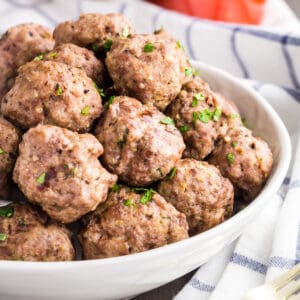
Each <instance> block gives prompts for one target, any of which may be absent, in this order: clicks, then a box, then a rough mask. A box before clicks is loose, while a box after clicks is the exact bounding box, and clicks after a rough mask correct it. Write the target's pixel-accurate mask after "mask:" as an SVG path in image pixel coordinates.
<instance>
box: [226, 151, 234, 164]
mask: <svg viewBox="0 0 300 300" xmlns="http://www.w3.org/2000/svg"><path fill="white" fill-rule="evenodd" d="M226 158H227V160H228V162H229V163H230V164H233V163H234V155H233V153H231V152H230V153H228V154H227V155H226Z"/></svg>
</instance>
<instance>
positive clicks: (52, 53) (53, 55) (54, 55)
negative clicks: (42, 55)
mask: <svg viewBox="0 0 300 300" xmlns="http://www.w3.org/2000/svg"><path fill="white" fill-rule="evenodd" d="M48 56H49V57H50V58H55V57H56V56H57V53H56V52H50V53H49V54H48Z"/></svg>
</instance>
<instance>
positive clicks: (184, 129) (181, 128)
mask: <svg viewBox="0 0 300 300" xmlns="http://www.w3.org/2000/svg"><path fill="white" fill-rule="evenodd" d="M179 130H180V131H181V132H187V131H189V130H190V126H189V125H183V126H181V127H180V128H179Z"/></svg>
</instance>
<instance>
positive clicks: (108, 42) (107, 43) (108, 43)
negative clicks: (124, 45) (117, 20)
mask: <svg viewBox="0 0 300 300" xmlns="http://www.w3.org/2000/svg"><path fill="white" fill-rule="evenodd" d="M112 44H113V41H112V40H110V39H109V40H106V41H105V43H104V45H103V49H104V51H105V52H108V51H109V50H110V49H111V46H112Z"/></svg>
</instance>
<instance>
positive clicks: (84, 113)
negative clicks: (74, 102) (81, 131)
mask: <svg viewBox="0 0 300 300" xmlns="http://www.w3.org/2000/svg"><path fill="white" fill-rule="evenodd" d="M90 108H91V107H90V106H89V105H87V106H85V107H84V108H83V109H82V110H81V112H80V114H81V115H83V116H87V115H88V114H89V113H90Z"/></svg>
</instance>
